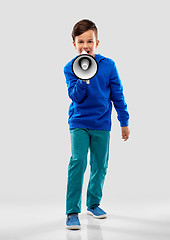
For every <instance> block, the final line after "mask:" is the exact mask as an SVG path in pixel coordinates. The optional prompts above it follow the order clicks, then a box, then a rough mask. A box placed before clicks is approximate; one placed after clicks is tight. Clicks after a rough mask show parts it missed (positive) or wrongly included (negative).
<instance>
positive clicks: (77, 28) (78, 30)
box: [71, 19, 98, 41]
mask: <svg viewBox="0 0 170 240" xmlns="http://www.w3.org/2000/svg"><path fill="white" fill-rule="evenodd" d="M88 30H93V31H94V33H95V36H96V40H97V38H98V36H97V35H98V33H97V27H96V25H95V23H93V22H92V21H90V20H88V19H83V20H81V21H79V22H78V23H76V24H75V25H74V27H73V31H72V34H71V35H72V38H73V41H75V37H76V36H79V35H81V34H82V33H84V32H86V31H88Z"/></svg>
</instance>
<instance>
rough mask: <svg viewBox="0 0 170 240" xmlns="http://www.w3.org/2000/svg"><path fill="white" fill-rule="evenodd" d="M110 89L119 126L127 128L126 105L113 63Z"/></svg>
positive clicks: (127, 114) (127, 115)
mask: <svg viewBox="0 0 170 240" xmlns="http://www.w3.org/2000/svg"><path fill="white" fill-rule="evenodd" d="M110 89H111V95H110V96H111V100H112V101H113V105H114V107H115V109H116V112H117V118H118V120H119V121H120V126H121V127H125V126H128V120H129V113H128V111H127V104H126V102H125V98H124V94H123V86H122V83H121V80H120V78H119V74H118V71H117V68H116V65H115V63H114V62H113V65H112V69H111V74H110Z"/></svg>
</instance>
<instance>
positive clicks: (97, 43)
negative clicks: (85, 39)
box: [96, 40, 100, 48]
mask: <svg viewBox="0 0 170 240" xmlns="http://www.w3.org/2000/svg"><path fill="white" fill-rule="evenodd" d="M99 43H100V41H99V40H97V41H96V48H97V47H98V45H99Z"/></svg>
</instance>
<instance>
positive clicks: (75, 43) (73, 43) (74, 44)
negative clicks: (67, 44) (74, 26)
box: [73, 41, 77, 49]
mask: <svg viewBox="0 0 170 240" xmlns="http://www.w3.org/2000/svg"><path fill="white" fill-rule="evenodd" d="M73 45H74V47H75V49H77V47H76V43H75V42H74V41H73Z"/></svg>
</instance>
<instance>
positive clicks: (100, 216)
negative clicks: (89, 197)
mask: <svg viewBox="0 0 170 240" xmlns="http://www.w3.org/2000/svg"><path fill="white" fill-rule="evenodd" d="M87 214H88V215H91V216H93V217H95V218H107V214H103V215H99V216H96V215H94V214H93V213H92V212H90V211H87Z"/></svg>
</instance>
